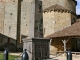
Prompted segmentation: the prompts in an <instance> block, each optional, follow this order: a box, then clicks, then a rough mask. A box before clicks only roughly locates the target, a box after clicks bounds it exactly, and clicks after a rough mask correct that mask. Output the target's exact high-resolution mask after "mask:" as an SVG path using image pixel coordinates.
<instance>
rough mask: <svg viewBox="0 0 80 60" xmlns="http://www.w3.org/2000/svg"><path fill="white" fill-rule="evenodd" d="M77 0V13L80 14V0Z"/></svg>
mask: <svg viewBox="0 0 80 60" xmlns="http://www.w3.org/2000/svg"><path fill="white" fill-rule="evenodd" d="M76 1H77V6H76V13H77V14H78V15H80V0H76Z"/></svg>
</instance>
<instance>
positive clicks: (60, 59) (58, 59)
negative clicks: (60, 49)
mask: <svg viewBox="0 0 80 60" xmlns="http://www.w3.org/2000/svg"><path fill="white" fill-rule="evenodd" d="M50 57H51V58H52V57H54V58H52V60H67V57H66V55H65V56H64V55H61V56H58V57H55V56H50ZM72 60H80V55H75V54H74V55H72Z"/></svg>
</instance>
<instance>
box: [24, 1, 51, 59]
mask: <svg viewBox="0 0 80 60" xmlns="http://www.w3.org/2000/svg"><path fill="white" fill-rule="evenodd" d="M30 14H31V15H30V18H31V19H30V23H29V38H24V39H22V40H23V50H24V49H27V53H28V55H29V60H42V59H47V58H49V41H50V39H45V38H43V14H42V1H40V0H34V1H32V2H31V13H30ZM46 50H47V51H46Z"/></svg>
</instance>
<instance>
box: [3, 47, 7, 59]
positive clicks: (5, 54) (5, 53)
mask: <svg viewBox="0 0 80 60" xmlns="http://www.w3.org/2000/svg"><path fill="white" fill-rule="evenodd" d="M4 60H8V49H7V48H6V49H5V51H4Z"/></svg>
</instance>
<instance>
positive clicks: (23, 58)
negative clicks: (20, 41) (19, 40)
mask: <svg viewBox="0 0 80 60" xmlns="http://www.w3.org/2000/svg"><path fill="white" fill-rule="evenodd" d="M22 60H29V57H28V53H27V52H26V49H25V50H24V52H23V55H22Z"/></svg>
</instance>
